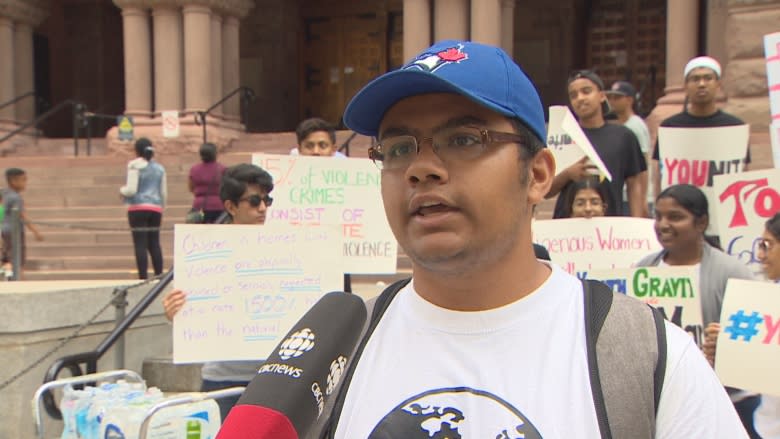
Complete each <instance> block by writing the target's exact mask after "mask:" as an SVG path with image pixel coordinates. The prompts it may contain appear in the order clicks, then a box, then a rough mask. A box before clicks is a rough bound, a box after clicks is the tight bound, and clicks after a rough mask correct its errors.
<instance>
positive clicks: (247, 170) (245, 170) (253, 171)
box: [219, 163, 274, 204]
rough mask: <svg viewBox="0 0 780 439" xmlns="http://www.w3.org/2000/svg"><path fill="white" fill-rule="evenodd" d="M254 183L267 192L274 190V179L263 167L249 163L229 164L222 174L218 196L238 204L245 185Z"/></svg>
mask: <svg viewBox="0 0 780 439" xmlns="http://www.w3.org/2000/svg"><path fill="white" fill-rule="evenodd" d="M251 184H256V185H258V186H260V188H261V189H263V190H264V191H266V192H267V193H269V194H270V193H271V191H272V190H274V179H273V177H271V174H269V173H268V172H266V171H265V170H264V169H263V168H261V167H259V166H257V165H252V164H249V163H241V164H238V165H235V166H231V167H229V168H227V169H226V170H225V173H224V174H223V175H222V183H221V184H220V187H219V198H220V199H221V200H222V202H225V201H227V200H230V201H232V202H233V203H236V204H238V200H239V198H241V196H242V195H244V192H246V188H247V186H249V185H251Z"/></svg>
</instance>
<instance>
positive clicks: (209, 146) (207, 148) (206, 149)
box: [198, 142, 217, 163]
mask: <svg viewBox="0 0 780 439" xmlns="http://www.w3.org/2000/svg"><path fill="white" fill-rule="evenodd" d="M198 152H199V153H200V160H201V161H202V162H203V163H211V162H214V161H216V160H217V145H215V144H213V143H210V142H206V143H204V144H203V145H200V150H199V151H198Z"/></svg>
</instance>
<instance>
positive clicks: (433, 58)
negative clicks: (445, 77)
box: [404, 44, 469, 73]
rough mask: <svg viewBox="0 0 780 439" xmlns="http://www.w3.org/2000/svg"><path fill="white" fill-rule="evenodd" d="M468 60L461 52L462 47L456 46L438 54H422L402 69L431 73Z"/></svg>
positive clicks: (460, 45) (467, 56)
mask: <svg viewBox="0 0 780 439" xmlns="http://www.w3.org/2000/svg"><path fill="white" fill-rule="evenodd" d="M467 59H469V54H468V53H466V52H464V51H463V45H462V44H458V45H457V46H455V47H450V48H447V49H445V50H441V51H438V52H423V53H421V54H420V55H418V56H417V59H415V60H414V61H412V62H410V63H409V64H407V65H406V66H404V69H419V70H422V71H424V72H428V73H433V72H435V71H436V70H439V69H440V68H441V67H442V66H445V65H447V64H452V63H460V62H461V61H465V60H467Z"/></svg>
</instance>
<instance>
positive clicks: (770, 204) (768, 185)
mask: <svg viewBox="0 0 780 439" xmlns="http://www.w3.org/2000/svg"><path fill="white" fill-rule="evenodd" d="M778 188H780V169H771V170H764V171H751V172H745V173H742V174H738V175H720V176H718V177H716V178H715V185H714V187H713V189H714V190H715V194H716V195H717V196H718V198H717V203H716V204H715V211H716V212H717V215H718V218H720V219H721V221H720V222H719V223H718V227H719V230H718V234H719V235H720V242H721V244H722V245H723V248H724V249H725V250H726V252H727V253H728V254H730V255H732V256H735V257H737V258H739V260H740V261H742V262H743V263H744V264H746V265H747V266H748V268H750V270H751V271H752V272H753V273H754V274H759V273H760V272H761V264H760V262H759V261H758V244H759V242H760V241H761V234H762V233H763V232H764V223H766V220H768V219H769V218H771V217H772V216H773V215H774V214H775V213H777V212H780V193H779V192H778Z"/></svg>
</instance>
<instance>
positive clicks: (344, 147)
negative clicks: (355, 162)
mask: <svg viewBox="0 0 780 439" xmlns="http://www.w3.org/2000/svg"><path fill="white" fill-rule="evenodd" d="M357 135H358V133H356V132H355V131H353V132H352V134H350V135H349V137H347V140H345V141H344V143H342V144H341V146H339V152H342V151H344V152H345V154H344V155H346V156H347V157H349V144H350V143H351V142H352V141H353V140H354V139H355V137H357Z"/></svg>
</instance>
